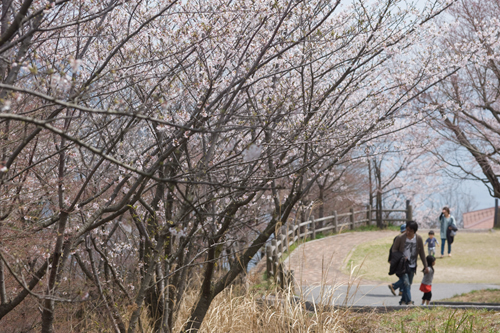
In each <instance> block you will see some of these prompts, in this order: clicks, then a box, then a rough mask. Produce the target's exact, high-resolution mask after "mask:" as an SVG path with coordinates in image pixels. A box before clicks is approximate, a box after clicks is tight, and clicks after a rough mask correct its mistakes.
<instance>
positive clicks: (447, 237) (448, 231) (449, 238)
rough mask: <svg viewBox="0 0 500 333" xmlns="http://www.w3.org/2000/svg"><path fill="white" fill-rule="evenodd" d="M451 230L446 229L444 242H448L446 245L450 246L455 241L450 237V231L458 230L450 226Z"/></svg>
mask: <svg viewBox="0 0 500 333" xmlns="http://www.w3.org/2000/svg"><path fill="white" fill-rule="evenodd" d="M450 227H451V229H446V240H447V241H448V244H452V243H453V241H454V240H455V237H453V236H452V235H451V231H452V230H453V231H457V230H458V228H457V227H456V226H455V225H452V224H450Z"/></svg>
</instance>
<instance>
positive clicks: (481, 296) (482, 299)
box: [442, 289, 500, 317]
mask: <svg viewBox="0 0 500 333" xmlns="http://www.w3.org/2000/svg"><path fill="white" fill-rule="evenodd" d="M442 301H443V302H474V303H500V290H499V289H484V290H473V291H471V292H470V293H465V294H461V295H455V296H453V297H452V298H448V299H443V300H442ZM499 317H500V315H499Z"/></svg>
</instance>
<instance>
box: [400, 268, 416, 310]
mask: <svg viewBox="0 0 500 333" xmlns="http://www.w3.org/2000/svg"><path fill="white" fill-rule="evenodd" d="M414 275H415V269H414V268H410V271H409V272H408V273H406V274H405V275H403V290H402V291H403V297H401V301H400V302H399V303H400V304H407V303H409V302H411V284H412V283H413V276H414Z"/></svg>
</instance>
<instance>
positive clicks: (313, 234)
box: [311, 216, 316, 239]
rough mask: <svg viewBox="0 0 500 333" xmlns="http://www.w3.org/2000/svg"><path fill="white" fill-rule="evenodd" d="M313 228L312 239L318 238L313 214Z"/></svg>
mask: <svg viewBox="0 0 500 333" xmlns="http://www.w3.org/2000/svg"><path fill="white" fill-rule="evenodd" d="M311 229H312V238H311V239H316V222H314V216H311Z"/></svg>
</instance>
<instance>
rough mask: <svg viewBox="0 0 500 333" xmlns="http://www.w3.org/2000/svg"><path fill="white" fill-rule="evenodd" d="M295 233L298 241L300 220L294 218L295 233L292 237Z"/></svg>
mask: <svg viewBox="0 0 500 333" xmlns="http://www.w3.org/2000/svg"><path fill="white" fill-rule="evenodd" d="M295 235H297V242H300V220H299V219H295V233H294V237H295Z"/></svg>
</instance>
